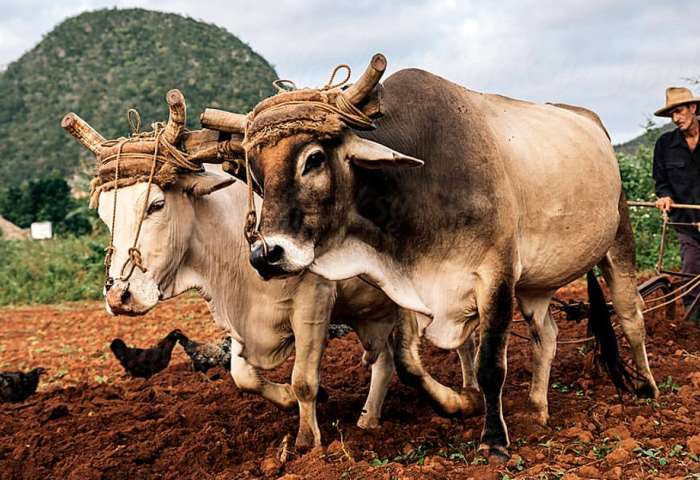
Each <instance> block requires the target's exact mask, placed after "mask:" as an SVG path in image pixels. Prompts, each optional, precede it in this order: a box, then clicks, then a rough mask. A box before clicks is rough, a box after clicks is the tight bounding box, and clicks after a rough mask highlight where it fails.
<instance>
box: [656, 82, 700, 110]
mask: <svg viewBox="0 0 700 480" xmlns="http://www.w3.org/2000/svg"><path fill="white" fill-rule="evenodd" d="M686 103H696V104H698V108H699V109H700V97H694V96H693V92H691V91H690V90H688V89H687V88H685V87H668V88H667V89H666V106H664V107H663V108H660V109H658V110H657V111H655V112H654V115H656V116H657V117H670V116H671V110H673V109H674V108H676V107H677V106H679V105H685V104H686ZM696 113H700V112H696Z"/></svg>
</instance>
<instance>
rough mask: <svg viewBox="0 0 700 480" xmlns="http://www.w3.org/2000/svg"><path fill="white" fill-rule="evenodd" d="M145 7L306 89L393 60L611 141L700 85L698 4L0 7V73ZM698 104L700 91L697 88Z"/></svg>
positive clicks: (632, 132)
mask: <svg viewBox="0 0 700 480" xmlns="http://www.w3.org/2000/svg"><path fill="white" fill-rule="evenodd" d="M114 6H117V7H131V6H139V7H143V8H149V9H154V10H160V11H168V12H175V13H180V14H184V15H188V16H190V17H193V18H196V19H201V20H204V21H206V22H210V23H214V24H217V25H219V26H222V27H224V28H226V29H227V30H229V31H230V32H231V33H233V34H235V35H236V36H238V37H239V38H240V39H241V40H243V41H244V42H246V43H248V44H249V45H250V46H251V47H252V48H253V49H254V50H256V51H257V52H258V53H260V54H261V55H263V56H264V57H265V58H266V59H267V60H268V61H269V62H271V63H272V64H273V66H274V67H275V69H276V70H277V73H278V74H279V75H280V77H282V78H288V79H292V80H294V81H295V82H296V83H297V85H299V86H320V85H322V84H323V83H325V82H326V80H327V79H328V76H329V73H330V70H331V69H332V68H333V67H334V66H335V65H336V64H338V63H348V64H350V65H351V66H352V67H353V70H354V72H355V74H359V73H360V71H362V70H363V69H364V67H365V66H366V64H367V62H368V61H369V59H370V57H371V56H372V54H374V53H376V52H382V53H384V54H385V55H386V56H387V58H388V60H389V72H388V73H391V72H393V71H396V70H398V69H401V68H405V67H419V68H423V69H426V70H429V71H431V72H433V73H436V74H439V75H442V76H444V77H446V78H448V79H450V80H452V81H455V82H457V83H460V84H461V85H464V86H465V87H468V88H470V89H474V90H480V91H485V92H493V93H500V94H503V95H508V96H511V97H516V98H521V99H525V100H532V101H537V102H544V101H556V102H566V103H573V104H578V105H582V106H586V107H588V108H591V109H593V110H595V111H596V112H598V113H599V114H600V116H601V117H602V118H603V121H604V122H605V124H606V126H607V127H608V130H610V132H611V134H612V136H613V140H614V141H615V142H616V143H617V142H621V141H625V140H628V139H630V138H632V137H634V136H636V135H638V134H639V133H640V132H641V130H642V128H641V125H642V124H644V123H645V120H646V118H647V117H648V116H650V115H651V114H652V113H653V111H654V110H656V109H657V108H659V107H660V106H662V105H663V102H664V89H665V87H666V86H670V85H678V86H688V82H687V80H686V79H687V78H689V77H690V78H698V77H700V61H699V60H700V0H659V1H644V0H635V1H627V0H617V1H615V0H608V1H606V0H557V1H534V0H500V1H499V2H486V1H479V2H476V1H450V0H430V1H398V0H395V1H384V2H383V1H379V0H373V1H370V0H354V1H351V2H328V1H320V0H307V1H294V0H276V1H267V0H255V1H234V0H211V1H208V0H197V1H184V0H167V1H166V0H146V1H140V2H133V1H121V0H120V1H115V0H112V1H102V0H83V1H76V2H68V1H56V0H0V11H1V12H2V17H0V65H7V64H8V63H10V62H12V61H14V60H16V59H17V58H19V57H20V56H21V55H22V54H23V53H25V52H26V51H28V50H29V49H31V48H32V47H33V46H34V45H35V44H36V43H37V42H39V41H40V40H41V38H42V35H45V34H46V33H48V32H49V31H50V30H51V29H52V28H53V27H54V26H55V25H56V24H58V23H59V22H60V21H61V20H63V19H64V18H66V17H69V16H73V15H76V14H78V13H80V12H82V11H85V10H94V9H98V8H104V7H114ZM693 88H694V90H695V91H696V93H700V92H698V90H700V87H693Z"/></svg>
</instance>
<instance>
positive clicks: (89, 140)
mask: <svg viewBox="0 0 700 480" xmlns="http://www.w3.org/2000/svg"><path fill="white" fill-rule="evenodd" d="M61 127H63V128H64V129H65V130H66V131H67V132H68V133H70V134H71V135H72V136H73V137H75V139H76V140H78V141H79V142H80V143H81V144H82V145H83V146H84V147H85V148H87V149H88V150H90V151H91V152H92V153H94V154H95V155H98V156H99V155H100V153H101V152H102V150H103V147H102V145H101V144H102V143H103V142H104V141H105V139H104V137H103V136H102V135H100V134H99V133H98V132H97V131H96V130H95V129H94V128H92V127H91V126H90V125H89V124H88V123H87V122H86V121H85V120H83V119H82V118H80V117H79V116H78V115H77V114H75V113H73V112H70V113H67V114H66V115H65V116H64V117H63V120H61Z"/></svg>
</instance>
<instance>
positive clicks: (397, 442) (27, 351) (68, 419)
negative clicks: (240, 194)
mask: <svg viewBox="0 0 700 480" xmlns="http://www.w3.org/2000/svg"><path fill="white" fill-rule="evenodd" d="M584 295H585V288H584V287H582V286H577V287H573V288H570V289H567V290H565V291H563V292H560V296H561V297H564V298H577V299H582V298H584ZM679 312H680V309H679ZM558 323H559V326H560V338H561V339H571V338H579V337H583V336H585V325H584V324H583V323H581V324H577V323H575V322H572V321H566V320H559V322H558ZM173 328H181V329H182V330H184V331H185V332H186V333H187V334H188V335H190V336H191V337H192V338H195V339H212V340H213V339H214V338H216V337H220V336H222V335H223V332H220V331H217V330H216V328H215V327H214V324H213V322H212V321H211V320H210V319H209V316H208V313H207V309H206V306H205V305H204V303H203V302H202V301H201V300H199V299H196V298H193V297H186V298H181V299H178V300H175V301H171V302H167V303H165V304H163V305H161V306H159V307H158V308H157V309H156V310H155V311H154V312H152V313H150V314H149V315H147V316H145V317H141V318H113V317H109V316H107V315H106V314H105V313H104V311H103V308H102V305H101V304H100V303H87V304H70V305H62V306H52V307H44V306H41V307H22V308H15V309H0V369H2V370H8V369H26V368H29V367H33V366H43V367H47V368H48V369H49V373H48V375H47V377H46V378H45V379H44V380H43V381H42V384H41V386H40V389H39V392H38V393H37V394H36V395H34V396H32V397H30V398H29V399H28V400H27V401H26V402H23V403H19V404H2V405H0V478H2V479H9V478H27V479H36V478H47V479H48V478H71V479H72V478H74V479H98V478H124V479H126V478H129V479H132V478H220V479H224V478H226V479H230V478H277V477H280V476H284V475H286V478H287V480H292V479H294V478H321V479H326V478H328V479H335V478H342V479H355V478H369V479H375V478H376V479H391V478H398V479H401V478H407V479H414V478H415V479H417V478H493V479H505V478H565V479H574V478H625V479H626V478H667V477H676V478H700V475H698V474H697V472H700V462H698V457H697V456H696V455H700V336H699V335H698V333H699V332H698V330H697V328H696V327H694V326H692V325H690V324H682V323H681V322H680V320H679V319H671V320H667V319H666V318H665V317H664V313H663V311H661V312H657V313H655V314H650V315H647V329H648V337H649V338H648V342H647V348H648V351H649V356H650V361H651V366H652V369H653V371H654V374H655V376H656V378H657V380H658V381H659V382H660V383H661V382H663V383H662V394H661V397H660V399H659V400H658V401H657V402H654V401H646V400H635V399H633V398H631V397H629V396H627V397H625V399H624V402H623V403H620V402H619V401H618V398H617V396H616V393H615V391H614V389H613V387H612V386H611V385H610V383H609V381H608V380H607V379H606V378H605V377H602V376H599V375H598V374H597V373H596V372H595V369H594V368H593V367H592V364H593V362H591V361H590V358H591V355H590V354H586V353H585V351H584V350H583V349H582V348H581V345H560V346H559V349H558V353H557V358H556V360H555V363H554V369H553V372H552V381H551V388H550V393H549V399H550V413H551V417H552V418H551V422H550V427H549V428H547V429H543V428H539V427H537V426H535V425H534V423H533V421H532V420H531V418H532V417H531V416H530V412H529V410H528V406H527V403H526V398H527V389H528V386H529V377H530V370H529V349H528V348H527V347H528V345H527V342H526V341H524V340H521V339H518V338H512V339H511V346H510V349H509V370H508V378H507V380H506V385H505V387H504V400H503V402H504V410H505V416H506V421H507V423H508V426H509V432H510V438H511V444H512V446H511V452H512V454H513V458H512V459H511V461H510V462H509V463H508V464H507V465H504V466H493V465H484V462H485V459H483V457H481V456H480V455H479V453H478V452H477V451H476V448H475V446H476V445H477V444H478V439H479V433H480V431H481V425H482V420H481V418H468V419H443V418H441V417H439V416H437V415H435V414H434V413H433V412H432V410H431V409H430V406H429V404H428V402H427V401H425V400H424V399H422V398H420V396H418V395H416V393H415V392H414V391H413V390H412V389H410V388H408V387H405V386H403V385H401V384H400V383H399V382H398V381H397V380H394V382H393V384H392V386H391V389H390V391H389V394H388V397H387V400H386V403H385V406H384V417H383V423H382V427H381V428H380V429H377V430H372V431H363V430H361V429H359V428H357V427H356V426H355V421H356V420H357V416H358V415H359V412H360V409H361V408H362V405H363V403H364V398H365V395H366V392H367V388H368V382H369V372H368V371H367V370H366V369H365V368H364V367H362V365H361V361H360V360H361V350H360V348H359V345H358V342H357V339H356V337H355V336H354V334H351V335H349V336H347V337H344V338H340V339H334V340H332V341H331V342H330V345H329V347H328V349H327V353H326V355H325V358H324V363H323V371H322V375H323V376H322V382H323V384H324V386H325V387H326V389H327V390H328V392H329V394H330V399H329V400H328V401H327V402H325V403H323V404H320V405H319V409H318V416H319V422H320V425H321V429H322V433H323V438H324V444H325V445H326V446H327V448H324V449H317V450H315V451H312V452H311V453H308V454H306V455H304V456H298V455H296V454H295V453H294V452H293V451H291V452H290V453H289V456H288V460H287V461H286V462H285V463H284V464H280V462H279V460H277V457H278V456H279V453H280V445H281V444H282V443H283V442H285V438H286V437H288V436H289V437H288V438H289V445H290V447H291V446H292V445H293V439H294V435H295V433H296V428H297V422H298V417H297V414H296V412H294V411H282V410H279V409H277V408H276V407H274V406H273V405H271V404H269V403H268V402H266V401H265V400H263V399H261V398H259V397H256V396H253V395H250V394H245V393H241V392H240V391H238V390H237V389H236V387H235V385H234V384H233V381H232V380H231V378H230V377H229V376H228V375H227V374H226V372H225V371H223V370H214V371H210V372H209V373H208V374H206V375H204V374H199V373H194V372H192V371H191V370H190V368H189V365H188V363H187V358H186V356H185V355H184V353H183V352H182V350H181V349H179V348H178V349H177V350H176V352H175V353H174V357H173V361H172V363H171V365H170V367H169V368H168V369H166V370H165V371H164V372H161V373H160V374H158V375H156V376H154V377H153V378H151V379H150V380H148V381H143V380H133V379H129V378H127V377H125V376H124V374H123V372H122V370H121V367H120V366H119V364H118V363H117V362H116V360H115V359H114V358H113V357H112V355H111V352H110V351H109V347H108V345H109V342H110V341H111V340H112V339H113V338H114V337H116V336H121V337H122V338H124V339H125V340H126V341H127V343H131V344H136V345H139V346H143V345H151V344H154V343H155V342H156V341H157V340H158V339H160V338H161V337H163V336H164V335H165V334H166V333H167V332H168V331H170V330H171V329H173ZM514 330H515V331H516V332H518V333H521V334H526V329H525V326H524V325H523V324H522V323H517V324H515V325H514ZM423 353H424V359H425V363H426V364H427V365H428V366H429V368H430V370H431V371H432V372H433V373H434V375H435V376H436V377H437V378H438V379H439V380H441V381H442V382H445V383H447V384H450V385H453V386H458V384H459V382H460V378H461V377H460V375H459V364H458V361H457V357H456V355H455V354H454V353H451V352H442V351H438V350H436V349H433V348H428V347H426V348H424V352H423ZM623 353H624V355H625V356H626V358H629V351H628V350H627V348H626V346H625V347H624V348H623ZM290 372H291V361H287V362H286V363H285V364H284V365H283V366H282V367H280V368H279V369H277V370H276V371H274V372H270V374H269V376H270V377H271V378H273V379H276V380H278V381H279V380H283V379H288V378H289V375H290ZM295 475H296V476H295Z"/></svg>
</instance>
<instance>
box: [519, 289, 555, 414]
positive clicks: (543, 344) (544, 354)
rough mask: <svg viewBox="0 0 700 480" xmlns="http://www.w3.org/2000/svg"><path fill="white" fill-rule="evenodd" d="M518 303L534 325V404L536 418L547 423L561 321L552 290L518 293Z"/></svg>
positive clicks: (532, 387) (532, 403)
mask: <svg viewBox="0 0 700 480" xmlns="http://www.w3.org/2000/svg"><path fill="white" fill-rule="evenodd" d="M517 298H518V305H519V307H520V311H521V312H522V313H523V316H524V317H525V319H526V320H527V322H528V324H529V326H530V336H531V337H532V341H531V342H530V346H531V348H532V382H531V383H530V397H529V401H530V405H531V406H532V408H533V409H534V411H535V419H536V421H537V422H538V423H539V424H540V425H542V426H546V425H547V422H548V421H549V408H548V402H547V390H548V388H549V375H550V373H551V371H552V360H554V355H555V354H556V351H557V334H558V332H559V329H558V328H557V324H556V323H555V322H554V320H553V319H552V316H551V315H550V314H549V303H550V301H551V298H552V292H549V293H547V294H546V295H537V296H534V295H523V294H521V293H519V294H518V296H517Z"/></svg>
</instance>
